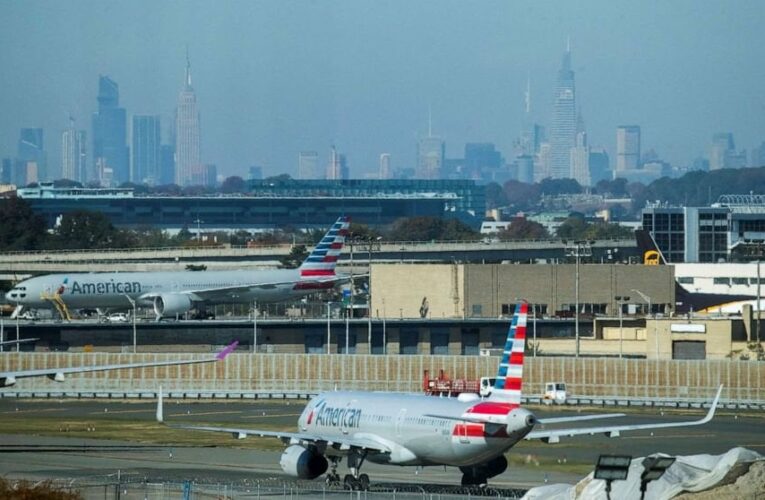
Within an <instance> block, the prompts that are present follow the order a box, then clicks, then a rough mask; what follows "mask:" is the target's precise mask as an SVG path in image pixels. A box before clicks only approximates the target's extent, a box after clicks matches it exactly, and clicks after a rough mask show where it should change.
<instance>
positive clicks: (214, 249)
mask: <svg viewBox="0 0 765 500" xmlns="http://www.w3.org/2000/svg"><path fill="white" fill-rule="evenodd" d="M291 248H292V245H289V244H284V245H271V246H258V247H254V248H248V247H244V246H200V247H176V248H130V249H96V250H40V251H32V252H5V253H0V280H14V281H15V280H19V279H24V278H27V277H29V276H31V275H37V274H48V273H58V272H64V273H67V272H101V271H114V270H120V271H125V272H127V271H171V270H184V269H185V268H186V266H187V265H189V264H194V265H205V266H207V269H211V270H212V269H255V268H258V267H261V268H262V267H275V266H276V265H278V262H279V259H280V258H282V257H285V256H287V255H288V254H289V252H290V249H291ZM637 254H638V251H637V246H636V243H635V241H634V240H633V239H628V240H598V241H595V242H593V243H592V260H593V261H595V262H619V261H628V260H629V259H631V258H634V257H635V256H637ZM340 259H341V265H342V264H345V265H350V264H351V262H353V264H358V265H362V266H366V265H368V263H369V260H370V259H371V260H372V261H374V262H404V261H406V262H503V261H510V262H533V261H538V260H544V261H548V262H549V261H556V260H563V259H566V244H565V243H564V242H563V241H562V240H559V239H555V240H553V239H549V240H518V241H497V242H489V241H433V242H422V241H390V242H389V241H381V242H376V241H373V242H366V241H365V242H356V243H354V244H352V245H346V246H345V247H344V248H343V252H342V255H341V257H340Z"/></svg>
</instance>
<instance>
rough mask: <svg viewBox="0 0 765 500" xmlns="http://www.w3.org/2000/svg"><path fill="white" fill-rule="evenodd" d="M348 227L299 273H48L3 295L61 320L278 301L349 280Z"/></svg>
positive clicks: (338, 229) (339, 225)
mask: <svg viewBox="0 0 765 500" xmlns="http://www.w3.org/2000/svg"><path fill="white" fill-rule="evenodd" d="M349 226H350V219H349V218H348V217H340V218H339V219H337V221H336V222H335V223H334V224H333V225H332V227H331V228H330V229H329V231H328V232H327V233H326V234H325V235H324V237H323V238H322V239H321V241H320V242H319V244H318V245H317V246H316V248H314V249H313V251H312V252H311V253H310V255H309V256H308V257H307V258H306V259H305V261H303V263H302V265H301V266H300V267H299V268H297V269H273V270H262V271H250V272H243V271H204V272H193V271H168V272H131V273H120V272H112V273H78V274H49V275H46V276H38V277H35V278H30V279H27V280H24V281H22V282H20V283H18V284H17V285H16V286H14V287H13V288H12V289H11V290H10V291H8V293H6V295H5V297H6V300H7V301H8V302H10V303H12V304H16V305H17V308H16V311H14V314H19V313H20V312H21V309H23V308H25V307H30V308H51V307H55V308H56V309H57V310H58V311H59V313H60V314H61V315H62V316H63V317H66V316H68V314H69V313H68V310H69V309H79V308H99V309H105V310H129V309H130V308H132V307H133V301H135V303H136V304H137V305H141V306H152V307H153V308H154V313H155V315H156V319H157V320H160V319H161V318H163V317H173V316H176V315H178V314H183V313H185V312H187V311H189V310H191V309H192V308H194V307H201V306H203V305H205V304H219V303H247V304H252V303H253V302H259V303H264V302H279V301H283V300H287V299H290V298H296V297H301V296H303V295H307V294H310V293H315V292H318V291H321V290H326V289H330V288H332V287H334V286H335V284H337V283H339V282H341V281H346V280H347V278H346V277H345V276H341V275H336V274H335V265H336V263H337V259H338V257H339V255H340V251H341V249H342V247H343V243H344V242H345V238H346V236H347V235H348V228H349ZM67 319H68V318H67Z"/></svg>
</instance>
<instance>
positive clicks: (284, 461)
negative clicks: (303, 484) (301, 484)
mask: <svg viewBox="0 0 765 500" xmlns="http://www.w3.org/2000/svg"><path fill="white" fill-rule="evenodd" d="M279 465H281V467H282V470H283V471H284V473H285V474H289V475H290V476H293V477H297V478H300V479H316V478H317V477H319V476H321V475H322V474H324V473H325V472H327V467H329V463H328V462H327V459H326V458H324V455H320V454H319V453H316V452H315V451H312V450H309V449H307V448H303V447H302V446H300V445H297V444H293V445H292V446H289V447H287V449H286V450H284V453H282V458H281V459H280V460H279Z"/></svg>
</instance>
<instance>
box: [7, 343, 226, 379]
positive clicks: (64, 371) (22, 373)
mask: <svg viewBox="0 0 765 500" xmlns="http://www.w3.org/2000/svg"><path fill="white" fill-rule="evenodd" d="M30 340H34V339H30ZM13 342H14V343H15V342H17V341H13ZM238 344H239V341H235V342H233V343H232V344H230V345H228V346H227V347H226V348H225V349H223V350H222V351H221V352H219V353H218V354H216V355H215V356H213V357H209V358H202V359H182V360H179V361H149V362H146V363H124V364H115V365H83V366H69V367H52V368H37V369H32V370H11V371H6V372H3V371H0V388H2V387H9V386H12V385H15V384H16V381H17V380H18V379H20V378H30V377H48V378H49V379H51V380H53V381H55V382H64V381H65V380H66V375H70V374H72V373H87V372H104V371H112V370H130V369H133V368H149V367H152V366H177V365H193V364H197V363H212V362H214V361H222V360H224V359H226V356H228V355H229V354H231V353H232V352H233V351H234V349H236V346H237V345H238Z"/></svg>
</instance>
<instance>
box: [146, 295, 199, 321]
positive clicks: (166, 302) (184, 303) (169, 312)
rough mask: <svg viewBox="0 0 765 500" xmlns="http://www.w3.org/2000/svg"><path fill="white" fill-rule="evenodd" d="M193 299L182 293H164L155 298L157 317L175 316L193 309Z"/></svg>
mask: <svg viewBox="0 0 765 500" xmlns="http://www.w3.org/2000/svg"><path fill="white" fill-rule="evenodd" d="M191 306H192V304H191V299H190V298H189V297H188V295H182V294H180V293H163V294H162V295H160V296H158V297H155V298H154V312H155V313H156V315H157V316H174V315H176V314H183V313H185V312H186V311H188V310H190V309H191Z"/></svg>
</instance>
